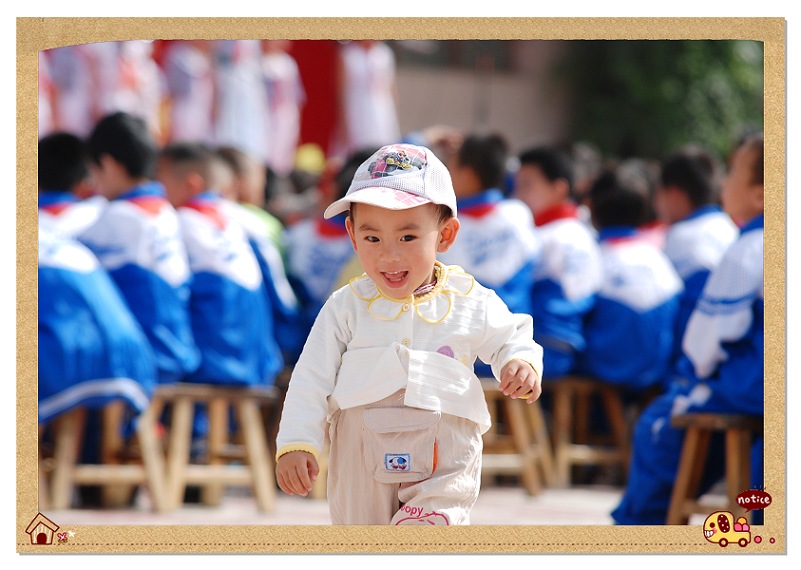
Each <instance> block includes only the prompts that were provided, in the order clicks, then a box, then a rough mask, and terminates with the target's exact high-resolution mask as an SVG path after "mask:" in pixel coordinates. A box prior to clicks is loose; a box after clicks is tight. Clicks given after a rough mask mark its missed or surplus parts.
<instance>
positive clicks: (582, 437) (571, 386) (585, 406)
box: [543, 376, 630, 488]
mask: <svg viewBox="0 0 801 570" xmlns="http://www.w3.org/2000/svg"><path fill="white" fill-rule="evenodd" d="M543 388H544V389H545V390H549V391H550V392H551V393H552V394H553V425H552V432H553V448H554V461H555V463H556V468H555V472H556V473H555V484H556V486H558V487H562V488H564V487H567V486H569V485H570V484H571V467H572V466H574V465H601V464H618V465H620V466H621V468H622V470H623V473H626V472H627V470H628V463H629V449H630V444H629V426H628V421H627V419H626V418H627V416H626V408H625V405H624V403H623V398H622V396H621V394H620V392H619V391H618V389H617V388H616V387H615V386H614V385H612V384H609V383H606V382H602V381H600V380H596V379H595V378H590V377H585V376H568V377H563V378H560V379H558V380H554V381H551V382H546V383H545V384H544V385H543ZM596 395H597V396H599V397H600V399H601V403H602V404H603V408H604V411H605V413H606V417H607V420H608V421H609V424H610V427H611V430H612V438H611V441H603V440H602V441H592V439H593V438H592V437H591V436H590V429H589V425H588V421H589V418H590V404H591V402H592V397H593V396H596Z"/></svg>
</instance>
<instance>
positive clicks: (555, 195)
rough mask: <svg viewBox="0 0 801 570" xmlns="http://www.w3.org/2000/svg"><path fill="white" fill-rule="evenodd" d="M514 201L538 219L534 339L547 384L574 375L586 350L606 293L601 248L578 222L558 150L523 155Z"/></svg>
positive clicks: (566, 163)
mask: <svg viewBox="0 0 801 570" xmlns="http://www.w3.org/2000/svg"><path fill="white" fill-rule="evenodd" d="M519 158H520V169H519V170H518V173H517V176H516V178H515V196H516V197H517V198H519V199H520V200H522V201H523V202H524V203H526V204H527V205H528V207H529V208H530V209H531V212H532V213H533V214H534V223H535V225H536V228H537V236H538V237H539V240H540V243H541V244H542V247H541V250H540V256H539V261H538V263H537V265H536V270H535V273H534V285H533V288H532V312H531V314H532V316H533V317H534V323H535V326H534V339H535V340H536V341H537V342H538V343H539V344H540V345H541V346H542V348H543V351H544V357H543V366H544V374H545V376H544V377H543V381H545V382H546V383H547V382H548V381H549V380H556V379H558V378H559V377H561V376H563V375H565V374H567V373H569V372H571V371H573V370H574V368H575V365H576V356H577V354H578V353H579V352H581V351H583V350H584V348H585V339H584V334H585V332H584V317H585V315H586V314H587V313H588V312H589V311H590V309H592V307H593V304H594V303H595V295H596V293H597V292H598V290H599V289H600V287H601V282H602V276H603V273H602V268H601V254H600V249H599V247H598V243H597V242H596V240H595V237H594V236H593V234H592V232H591V231H590V229H589V228H588V227H587V225H586V224H585V223H584V222H582V221H581V220H580V219H579V217H578V206H577V204H576V201H575V200H576V198H575V195H574V188H573V169H572V164H571V162H570V159H569V157H568V156H567V155H566V154H564V153H562V152H560V151H558V150H556V149H553V148H548V147H538V148H531V149H528V150H526V151H524V152H523V153H521V154H520V156H519Z"/></svg>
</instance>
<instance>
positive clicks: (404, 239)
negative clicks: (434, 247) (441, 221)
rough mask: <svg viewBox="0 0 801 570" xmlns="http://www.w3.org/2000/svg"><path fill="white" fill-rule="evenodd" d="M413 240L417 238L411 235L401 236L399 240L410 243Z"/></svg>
mask: <svg viewBox="0 0 801 570" xmlns="http://www.w3.org/2000/svg"><path fill="white" fill-rule="evenodd" d="M414 239H417V237H416V236H411V235H405V236H403V237H402V238H401V241H412V240H414Z"/></svg>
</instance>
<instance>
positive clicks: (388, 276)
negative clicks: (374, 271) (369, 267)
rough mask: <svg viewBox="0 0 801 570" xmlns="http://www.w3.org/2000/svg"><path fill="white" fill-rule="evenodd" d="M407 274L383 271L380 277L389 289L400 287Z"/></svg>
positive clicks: (404, 272)
mask: <svg viewBox="0 0 801 570" xmlns="http://www.w3.org/2000/svg"><path fill="white" fill-rule="evenodd" d="M408 274H409V272H408V271H383V272H381V275H382V276H383V277H384V281H385V282H386V284H387V285H389V286H390V287H400V286H401V285H403V284H404V283H405V281H406V276H407V275H408Z"/></svg>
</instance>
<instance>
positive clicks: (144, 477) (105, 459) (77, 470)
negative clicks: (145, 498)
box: [40, 401, 169, 511]
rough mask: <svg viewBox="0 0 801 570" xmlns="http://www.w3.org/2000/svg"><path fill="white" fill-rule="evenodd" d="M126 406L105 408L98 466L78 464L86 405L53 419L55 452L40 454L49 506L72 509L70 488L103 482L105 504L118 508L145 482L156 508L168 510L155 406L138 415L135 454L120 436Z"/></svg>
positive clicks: (111, 405) (113, 405) (115, 404)
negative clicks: (134, 486)
mask: <svg viewBox="0 0 801 570" xmlns="http://www.w3.org/2000/svg"><path fill="white" fill-rule="evenodd" d="M124 406H125V405H124V404H123V402H121V401H115V402H112V403H110V404H108V405H107V406H105V407H104V408H103V410H102V424H103V428H102V430H103V433H102V438H101V446H102V450H101V461H102V463H100V464H81V463H79V456H80V449H81V445H82V443H83V440H84V433H85V422H86V409H85V408H83V407H77V408H74V409H72V410H70V411H69V412H66V413H64V414H62V415H61V416H59V417H57V418H55V419H54V420H53V428H54V429H53V433H54V439H53V456H52V458H47V459H44V458H41V456H40V480H42V479H44V482H43V483H44V485H45V486H46V487H45V489H43V490H42V491H43V493H44V494H45V496H46V504H47V507H48V508H51V509H56V510H58V509H68V508H70V506H71V503H72V491H73V489H74V488H75V486H77V485H81V484H83V485H93V484H95V485H101V486H102V487H103V491H104V493H103V500H104V503H105V504H106V506H119V504H120V503H121V502H123V500H127V497H128V496H129V495H130V490H131V486H132V485H138V484H145V485H146V486H147V487H148V490H149V492H150V496H151V500H152V506H153V509H154V510H156V511H166V510H167V509H168V508H169V505H168V504H167V500H166V499H167V497H166V494H165V493H166V487H165V483H166V478H165V464H164V456H163V451H162V449H161V446H160V443H159V440H158V424H157V421H156V417H155V414H154V409H153V407H152V405H151V406H150V407H149V408H148V409H147V410H145V411H144V412H143V413H142V414H141V415H140V416H139V417H138V418H137V420H136V443H137V444H138V447H139V450H138V452H137V453H131V451H130V449H127V448H126V446H125V442H123V441H122V437H121V436H120V435H119V434H120V426H121V420H122V417H123V414H124ZM42 432H43V430H40V433H42ZM123 450H125V451H123ZM132 462H133V463H132ZM48 471H49V472H50V481H49V482H48V481H47V477H45V476H43V472H44V473H46V472H48ZM120 491H122V493H120ZM48 494H49V496H48ZM110 503H113V504H110Z"/></svg>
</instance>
